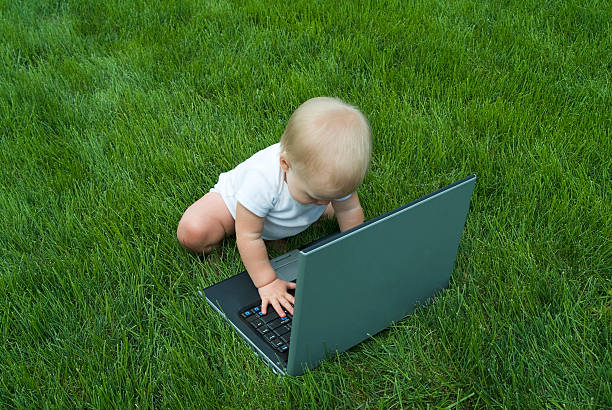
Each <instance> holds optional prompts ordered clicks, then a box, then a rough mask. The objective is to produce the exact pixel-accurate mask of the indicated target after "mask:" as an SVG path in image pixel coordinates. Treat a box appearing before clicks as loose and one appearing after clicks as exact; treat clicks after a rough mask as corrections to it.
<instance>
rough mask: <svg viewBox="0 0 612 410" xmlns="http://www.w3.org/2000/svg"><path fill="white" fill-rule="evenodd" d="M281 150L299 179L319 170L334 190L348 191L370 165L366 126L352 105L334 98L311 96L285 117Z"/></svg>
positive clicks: (355, 184)
mask: <svg viewBox="0 0 612 410" xmlns="http://www.w3.org/2000/svg"><path fill="white" fill-rule="evenodd" d="M281 151H283V152H284V153H285V155H286V156H287V159H288V160H289V162H290V164H291V166H292V167H293V168H294V172H296V173H297V174H298V175H300V177H301V178H310V177H312V175H314V174H315V173H323V174H325V176H326V177H327V178H328V182H329V183H330V184H331V185H332V186H333V187H334V188H335V189H336V190H337V192H341V193H344V194H349V193H352V192H354V191H355V190H356V189H357V188H358V187H359V185H361V183H362V182H363V179H364V177H365V174H366V172H367V170H368V167H369V165H370V157H371V155H372V141H371V132H370V125H369V124H368V120H367V119H366V118H365V116H364V115H363V114H362V113H361V112H360V111H359V110H358V109H357V108H356V107H353V106H352V105H349V104H347V103H345V102H343V101H341V100H339V99H337V98H331V97H316V98H311V99H310V100H308V101H306V102H304V103H303V104H302V105H300V106H299V107H298V108H297V110H295V112H294V113H293V114H292V115H291V118H289V122H288V123H287V127H286V128H285V132H284V133H283V136H282V137H281Z"/></svg>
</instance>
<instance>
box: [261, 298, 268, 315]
mask: <svg viewBox="0 0 612 410" xmlns="http://www.w3.org/2000/svg"><path fill="white" fill-rule="evenodd" d="M268 303H269V301H268V299H267V298H263V299H261V314H262V315H265V314H266V310H267V307H268Z"/></svg>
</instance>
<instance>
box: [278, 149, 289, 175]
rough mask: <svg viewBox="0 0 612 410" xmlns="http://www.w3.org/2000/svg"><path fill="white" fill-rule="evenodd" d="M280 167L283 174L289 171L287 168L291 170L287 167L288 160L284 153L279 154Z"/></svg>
mask: <svg viewBox="0 0 612 410" xmlns="http://www.w3.org/2000/svg"><path fill="white" fill-rule="evenodd" d="M280 166H281V169H282V170H283V171H285V172H287V171H289V168H291V167H290V165H289V160H288V159H287V156H286V154H285V153H284V152H283V153H281V154H280Z"/></svg>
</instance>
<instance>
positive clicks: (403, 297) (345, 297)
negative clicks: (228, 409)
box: [204, 175, 476, 375]
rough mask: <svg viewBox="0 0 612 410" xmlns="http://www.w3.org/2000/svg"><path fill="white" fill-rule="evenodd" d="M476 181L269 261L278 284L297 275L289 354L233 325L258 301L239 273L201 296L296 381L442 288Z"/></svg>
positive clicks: (465, 181) (454, 186)
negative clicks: (324, 360)
mask: <svg viewBox="0 0 612 410" xmlns="http://www.w3.org/2000/svg"><path fill="white" fill-rule="evenodd" d="M475 182H476V176H475V175H471V176H469V177H467V178H464V179H462V180H460V181H457V182H456V183H454V184H451V185H449V186H447V187H444V188H442V189H440V190H438V191H436V192H433V193H431V194H429V195H427V196H425V197H422V198H419V199H417V200H415V201H413V202H411V203H409V204H407V205H405V206H403V207H400V208H397V209H395V210H393V211H391V212H389V213H387V214H384V215H381V216H379V217H377V218H375V219H372V220H370V221H367V222H365V223H363V224H362V225H360V226H358V227H355V228H353V229H351V230H349V231H347V232H344V233H338V234H334V235H330V236H328V237H325V238H323V239H321V240H319V241H316V242H314V243H312V244H310V245H307V246H305V247H303V248H301V249H299V250H297V251H293V252H290V253H289V254H287V255H283V256H281V257H279V258H276V259H275V260H273V261H272V262H273V266H274V267H275V269H276V270H277V272H278V273H279V276H281V273H282V276H284V279H288V280H291V279H292V278H293V277H295V275H296V274H297V288H296V294H295V307H294V316H293V326H292V330H291V344H290V349H289V354H288V355H287V354H286V353H285V354H279V353H277V352H275V351H274V350H273V349H272V348H271V347H268V346H267V344H266V343H265V342H263V340H261V339H260V338H259V337H258V335H257V334H256V332H255V331H254V330H252V329H251V328H250V327H249V326H248V325H247V324H246V323H245V322H243V321H242V320H241V319H240V317H239V315H238V311H239V310H240V309H241V308H244V307H245V306H247V305H249V304H250V303H255V302H256V301H257V300H258V299H259V297H258V293H257V289H255V287H254V286H253V284H252V283H251V280H250V278H249V276H248V274H247V273H246V272H242V273H241V274H238V275H236V276H234V277H232V278H230V279H227V280H225V281H223V282H220V283H218V284H216V285H213V286H211V287H209V288H207V289H205V291H204V293H205V295H206V299H207V301H208V303H209V304H210V305H211V306H212V307H213V308H215V310H217V311H218V312H219V313H220V314H222V315H223V316H224V317H225V318H226V319H227V320H228V321H229V322H230V323H231V324H232V325H233V326H234V328H235V329H236V330H237V331H238V333H239V334H240V335H241V336H242V337H243V338H244V339H245V340H246V341H247V342H248V343H249V344H250V345H251V347H252V348H253V350H254V351H255V352H256V353H257V354H258V355H259V356H261V357H262V358H263V359H264V360H266V361H267V362H268V365H269V366H270V367H271V368H272V369H273V370H274V371H275V372H278V373H281V374H284V373H287V374H290V375H301V374H303V372H304V370H305V369H306V368H313V367H314V366H316V365H317V364H318V363H319V362H320V361H321V360H323V359H325V357H327V356H328V355H335V354H336V353H340V352H343V351H345V350H347V349H349V348H351V347H352V346H354V345H356V344H358V343H359V342H361V341H363V340H365V339H367V338H369V337H371V336H372V335H374V334H376V333H378V332H379V331H381V330H383V329H385V328H387V327H389V325H390V324H392V323H394V322H397V321H399V320H401V319H402V318H404V317H406V316H407V315H409V314H410V313H412V312H413V310H414V309H415V307H416V306H418V305H419V304H422V303H425V302H426V301H427V300H428V299H429V298H431V297H432V296H434V295H435V294H436V293H438V292H439V291H440V290H441V289H443V288H444V287H446V286H447V285H448V282H449V280H450V275H451V272H452V270H453V266H454V263H455V257H456V254H457V249H458V246H459V240H460V238H461V233H462V231H463V226H464V224H465V219H466V216H467V212H468V209H469V204H470V199H471V196H472V192H473V189H474V185H475ZM296 270H297V272H296ZM279 271H280V272H279ZM340 318H341V319H342V320H340Z"/></svg>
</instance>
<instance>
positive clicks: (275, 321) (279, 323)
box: [268, 317, 286, 329]
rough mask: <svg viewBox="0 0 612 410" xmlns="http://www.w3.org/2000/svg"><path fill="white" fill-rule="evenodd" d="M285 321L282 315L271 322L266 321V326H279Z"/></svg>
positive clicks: (273, 327) (274, 327)
mask: <svg viewBox="0 0 612 410" xmlns="http://www.w3.org/2000/svg"><path fill="white" fill-rule="evenodd" d="M285 322H286V320H283V318H282V317H279V318H278V319H276V320H273V321H272V322H268V326H270V327H271V328H272V329H276V328H277V327H279V326H282V325H284V324H285Z"/></svg>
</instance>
